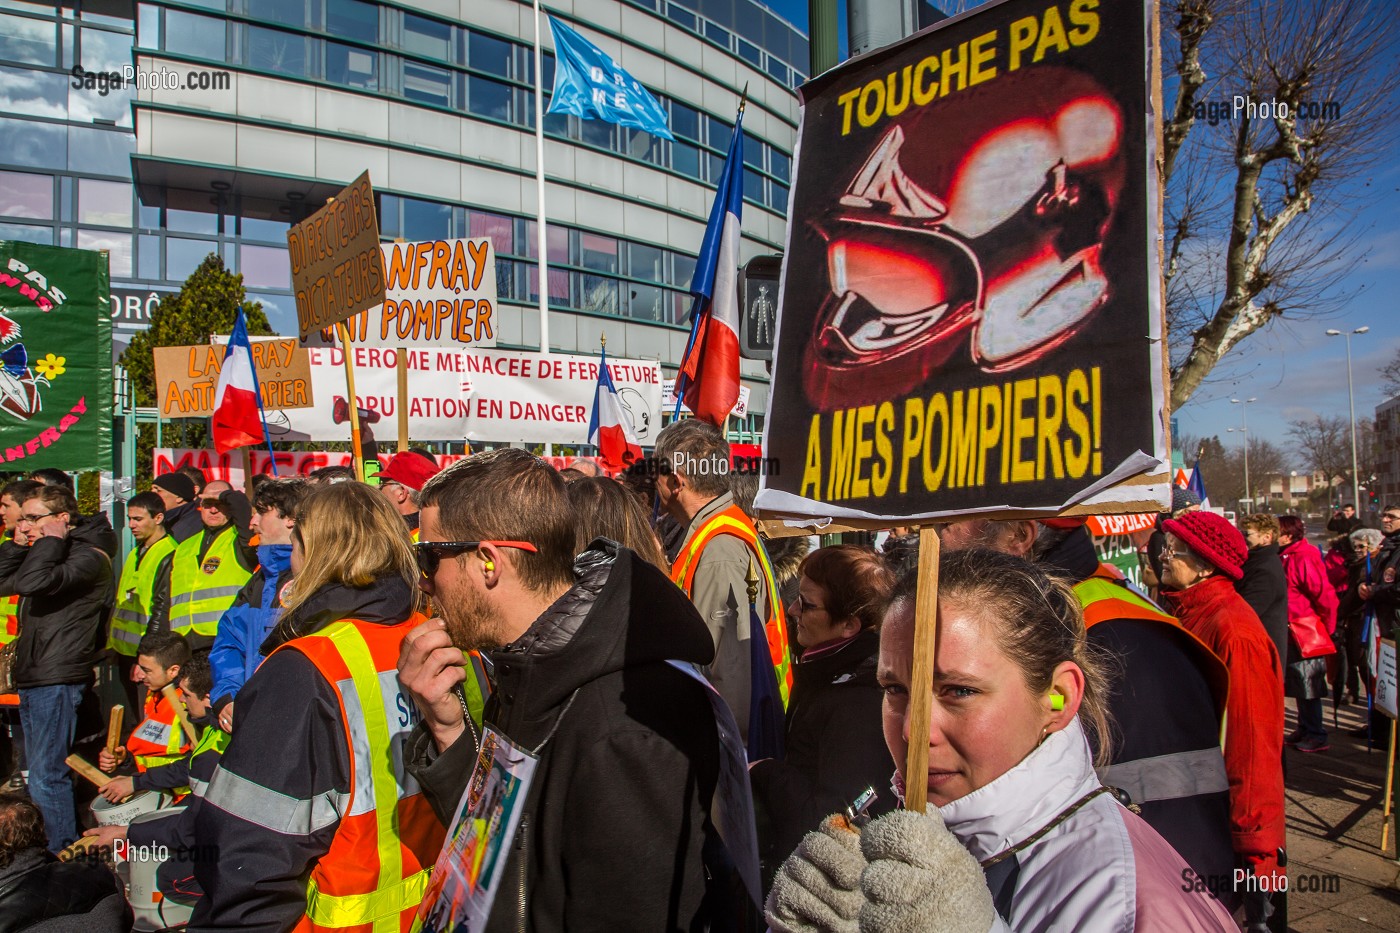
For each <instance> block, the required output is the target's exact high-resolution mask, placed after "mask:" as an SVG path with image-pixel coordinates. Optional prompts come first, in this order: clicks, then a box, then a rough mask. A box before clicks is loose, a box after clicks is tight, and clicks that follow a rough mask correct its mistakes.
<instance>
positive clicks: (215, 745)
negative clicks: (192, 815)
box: [190, 726, 233, 797]
mask: <svg viewBox="0 0 1400 933" xmlns="http://www.w3.org/2000/svg"><path fill="white" fill-rule="evenodd" d="M231 738H233V736H231V735H229V734H228V733H227V732H225V731H224V730H222V729H220V728H219V727H218V726H205V727H204V732H203V733H201V734H200V736H199V744H197V745H195V747H194V751H193V752H191V753H190V793H192V794H194V795H195V796H196V797H203V796H204V792H205V791H207V790H208V789H209V782H208V781H201V780H200V779H199V778H197V777H195V773H196V772H195V762H196V761H198V760H199V759H200V758H203V757H205V756H207V755H214V756H219V755H222V754H223V753H224V749H226V748H228V743H229V739H231ZM215 760H216V761H217V757H216V759H215ZM209 771H211V772H212V771H213V766H212V765H211V766H210V768H209Z"/></svg>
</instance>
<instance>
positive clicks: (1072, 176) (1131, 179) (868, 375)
mask: <svg viewBox="0 0 1400 933" xmlns="http://www.w3.org/2000/svg"><path fill="white" fill-rule="evenodd" d="M1067 6H1068V8H1067V9H1066V5H1065V4H1061V5H1059V6H1056V5H1054V4H1050V5H1047V4H1046V3H1044V2H1043V0H1006V2H1002V3H997V4H991V5H988V6H985V7H982V8H980V9H979V10H976V11H973V12H972V13H970V14H967V15H964V16H959V17H955V18H953V19H950V20H947V21H945V22H944V23H941V24H939V25H938V26H936V27H934V28H931V29H926V30H924V31H922V32H920V33H918V34H916V35H914V36H911V37H909V38H907V39H905V40H902V41H900V42H898V43H895V44H893V45H891V46H888V47H887V48H884V49H880V50H877V51H875V52H872V53H870V54H867V55H864V56H861V57H860V58H858V59H855V60H853V61H851V62H849V63H847V64H846V65H844V66H842V67H839V68H837V69H834V70H832V71H829V72H827V73H826V74H824V75H822V76H820V77H818V78H816V79H814V80H813V81H811V82H809V83H808V84H806V85H804V86H803V87H802V88H801V90H800V92H799V93H800V94H801V95H802V119H801V127H800V130H799V133H800V140H799V145H798V150H797V151H798V153H799V157H798V161H797V165H796V167H795V177H794V186H793V190H792V207H791V213H790V218H791V219H790V222H789V225H788V240H787V248H786V251H785V256H786V259H785V263H786V266H785V268H784V272H783V281H782V288H781V300H780V305H779V312H778V324H777V330H778V336H777V345H776V347H775V351H774V352H775V359H774V364H773V371H774V372H775V373H777V374H780V376H781V377H782V378H775V379H774V380H773V388H772V392H771V394H770V400H769V403H768V412H767V418H766V425H767V427H768V429H769V431H768V433H767V434H766V436H765V440H764V450H765V451H766V452H767V453H768V454H769V455H770V456H775V457H777V458H778V459H779V460H780V461H781V462H782V463H783V464H784V467H785V469H783V470H782V471H781V472H780V473H779V474H777V475H770V476H768V477H766V478H765V482H764V487H763V489H762V490H761V491H760V492H759V495H758V499H757V503H756V504H757V505H758V507H759V508H760V509H762V510H764V511H765V512H766V513H768V514H770V515H773V516H775V517H780V518H788V517H808V518H813V519H816V518H823V517H825V518H835V519H838V520H840V519H853V520H867V521H883V522H894V523H899V522H903V521H909V520H917V519H928V518H936V517H945V516H946V517H952V516H957V515H967V514H991V513H1005V512H1016V513H1022V514H1027V513H1029V515H1037V514H1040V515H1045V514H1054V513H1058V512H1061V511H1062V510H1065V509H1067V508H1069V507H1071V506H1076V505H1086V504H1088V505H1091V506H1092V510H1093V511H1095V512H1114V511H1138V512H1142V511H1152V510H1153V509H1154V507H1155V505H1156V504H1158V503H1160V504H1163V505H1164V504H1165V503H1166V501H1167V494H1168V492H1169V489H1168V487H1167V485H1166V482H1165V474H1164V472H1163V466H1162V462H1163V461H1165V460H1166V459H1167V443H1166V430H1165V428H1166V419H1165V415H1164V412H1165V406H1166V393H1165V388H1164V382H1165V373H1166V359H1165V349H1166V346H1165V341H1164V340H1163V334H1164V321H1163V313H1162V302H1161V295H1160V278H1159V268H1160V265H1159V253H1158V245H1157V241H1158V239H1159V236H1160V233H1159V219H1158V180H1157V176H1156V174H1155V169H1154V164H1155V163H1154V160H1155V142H1154V140H1155V133H1154V124H1153V118H1152V108H1151V105H1150V101H1149V93H1150V83H1149V80H1148V77H1149V75H1150V74H1152V69H1153V67H1155V65H1154V64H1153V63H1151V62H1150V61H1149V57H1148V48H1149V42H1148V39H1149V23H1150V16H1149V14H1150V12H1151V5H1150V4H1146V3H1144V2H1134V0H1125V2H1121V3H1111V4H1109V3H1102V4H1088V3H1072V4H1068V5H1067ZM789 464H790V465H791V468H786V467H788V465H789ZM1159 472H1160V473H1163V475H1162V478H1161V482H1155V481H1154V482H1153V483H1151V484H1149V485H1148V486H1147V488H1146V489H1143V490H1140V491H1136V492H1133V493H1131V494H1129V495H1126V496H1116V497H1115V496H1114V495H1112V494H1108V493H1107V492H1106V491H1108V490H1110V489H1112V488H1113V487H1115V486H1117V485H1118V484H1121V483H1124V482H1125V481H1129V480H1136V479H1138V478H1140V477H1144V476H1146V475H1149V474H1156V473H1159ZM1134 506H1135V507H1134Z"/></svg>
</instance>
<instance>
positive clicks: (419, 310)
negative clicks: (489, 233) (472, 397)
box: [345, 237, 497, 347]
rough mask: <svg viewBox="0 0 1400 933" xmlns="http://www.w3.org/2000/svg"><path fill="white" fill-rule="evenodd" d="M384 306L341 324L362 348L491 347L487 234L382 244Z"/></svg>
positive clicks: (492, 256) (492, 276)
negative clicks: (453, 238)
mask: <svg viewBox="0 0 1400 933" xmlns="http://www.w3.org/2000/svg"><path fill="white" fill-rule="evenodd" d="M379 248H380V250H381V251H382V252H383V253H384V275H385V283H384V288H385V291H384V304H383V305H381V306H380V307H377V308H371V309H370V310H368V311H361V312H360V313H359V314H357V315H355V316H354V317H352V318H350V319H349V320H348V321H346V322H345V326H346V328H347V329H348V330H349V332H350V342H351V343H354V344H358V345H360V346H364V347H467V346H471V347H494V346H495V345H496V307H497V305H496V252H495V250H494V249H493V248H492V246H491V241H490V240H489V239H487V238H486V237H477V238H475V239H470V240H427V241H424V242H421V243H382V244H380V247H379Z"/></svg>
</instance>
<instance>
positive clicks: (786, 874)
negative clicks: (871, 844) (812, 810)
mask: <svg viewBox="0 0 1400 933" xmlns="http://www.w3.org/2000/svg"><path fill="white" fill-rule="evenodd" d="M864 869H865V858H864V856H862V855H861V854H860V834H859V833H858V832H857V831H856V830H853V829H851V828H849V824H848V823H847V822H846V819H845V817H843V816H840V815H836V816H829V817H827V818H826V819H825V820H823V821H822V825H821V827H820V828H819V829H817V830H816V831H815V832H810V833H808V834H807V835H806V836H805V837H803V839H802V842H801V843H800V844H799V845H798V847H797V851H796V852H794V853H792V855H790V856H788V860H787V861H786V862H784V863H783V867H782V868H780V869H778V876H777V878H775V879H774V880H773V889H772V890H771V891H769V892H768V903H767V904H766V905H765V906H764V912H763V913H764V916H765V917H766V918H767V920H768V928H769V929H770V930H772V931H773V933H856V917H857V916H858V915H859V914H860V912H861V906H862V905H863V904H864V903H865V897H864V895H862V894H861V893H860V878H861V872H862V871H863V870H864Z"/></svg>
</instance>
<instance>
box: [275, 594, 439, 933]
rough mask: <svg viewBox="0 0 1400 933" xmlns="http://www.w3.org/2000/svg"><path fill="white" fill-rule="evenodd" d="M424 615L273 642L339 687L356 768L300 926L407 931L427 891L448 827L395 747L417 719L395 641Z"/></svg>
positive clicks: (347, 932)
mask: <svg viewBox="0 0 1400 933" xmlns="http://www.w3.org/2000/svg"><path fill="white" fill-rule="evenodd" d="M423 621H425V618H424V616H422V615H414V616H413V617H411V618H410V619H409V620H408V621H406V622H402V623H400V624H398V625H376V624H373V623H370V622H362V621H360V620H358V619H342V620H341V621H339V622H333V623H331V624H330V625H328V626H326V627H325V628H323V629H321V630H320V631H318V632H315V633H313V634H311V635H306V636H303V637H302V638H297V639H294V640H293V641H290V642H288V643H287V644H285V645H282V646H281V647H279V648H278V649H277V650H278V651H288V650H295V651H300V652H301V653H302V654H304V655H305V656H306V657H307V658H308V659H309V660H310V661H311V663H312V664H314V665H315V666H316V669H317V670H318V671H319V672H320V673H321V676H322V677H324V678H325V679H326V681H327V682H328V683H329V684H330V685H331V688H332V689H333V690H334V691H335V694H336V699H337V700H338V701H339V706H340V711H341V721H342V725H343V726H344V729H345V736H346V741H347V744H348V746H349V753H350V762H351V764H350V768H351V774H352V775H353V777H354V779H353V781H352V782H351V783H352V786H351V791H350V798H349V800H348V801H347V802H346V804H345V808H344V810H342V811H341V817H340V822H339V823H338V824H337V826H336V831H335V836H334V837H333V838H332V839H331V844H330V849H329V850H328V851H327V852H326V854H325V855H323V856H321V858H320V859H319V860H317V862H316V864H315V866H314V867H313V868H312V869H311V879H310V882H309V883H308V885H307V890H306V916H305V917H303V918H302V920H301V922H300V923H298V924H297V926H296V927H295V928H294V929H295V930H297V931H300V933H306V931H320V930H336V931H340V933H402V931H406V930H408V929H409V927H410V925H411V924H412V922H413V916H414V913H415V912H416V911H417V909H418V904H419V902H420V901H422V899H423V892H424V889H425V888H426V887H427V884H428V871H429V869H430V868H431V867H432V865H433V862H434V861H436V859H437V856H438V851H439V850H440V849H441V848H442V840H443V836H444V834H445V830H444V829H443V826H442V823H441V822H439V821H438V818H437V816H436V814H434V813H433V809H432V807H431V806H430V805H429V803H428V800H427V798H426V797H424V796H423V793H422V791H421V790H420V789H419V787H418V782H417V781H416V780H414V778H413V777H412V775H410V774H409V773H408V772H407V771H406V770H405V769H404V767H403V765H402V758H401V757H400V756H398V755H396V754H395V753H394V749H395V748H398V747H399V746H400V745H401V744H402V743H403V742H405V741H406V740H407V739H408V735H409V733H410V732H411V731H412V730H413V727H414V726H415V725H416V724H417V722H418V712H417V709H416V707H415V706H414V705H413V699H412V698H411V697H409V696H408V694H406V693H405V692H404V691H403V688H402V687H401V686H400V685H399V680H398V662H399V645H400V643H401V642H402V641H403V637H404V636H405V635H406V634H408V632H410V631H412V629H413V627H414V626H416V625H419V624H421V623H422V622H423Z"/></svg>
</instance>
